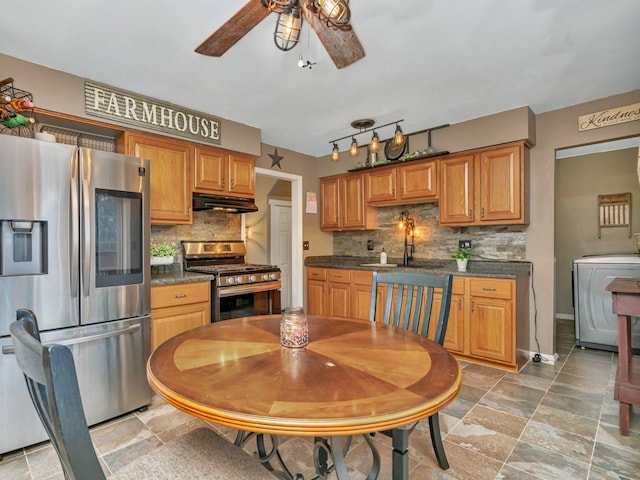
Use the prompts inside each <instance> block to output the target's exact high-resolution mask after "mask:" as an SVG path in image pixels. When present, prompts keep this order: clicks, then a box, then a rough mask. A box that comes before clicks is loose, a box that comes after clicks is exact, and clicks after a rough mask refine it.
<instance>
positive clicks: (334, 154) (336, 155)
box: [331, 142, 340, 162]
mask: <svg viewBox="0 0 640 480" xmlns="http://www.w3.org/2000/svg"><path fill="white" fill-rule="evenodd" d="M338 160H340V150H338V144H337V143H335V142H333V150H332V151H331V161H332V162H337V161H338Z"/></svg>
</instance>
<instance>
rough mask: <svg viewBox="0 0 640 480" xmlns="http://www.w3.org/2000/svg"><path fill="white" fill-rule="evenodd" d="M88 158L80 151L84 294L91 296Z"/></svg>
mask: <svg viewBox="0 0 640 480" xmlns="http://www.w3.org/2000/svg"><path fill="white" fill-rule="evenodd" d="M87 160H88V159H85V158H83V151H82V150H80V153H79V165H80V168H81V178H80V180H81V185H82V223H83V225H84V230H83V232H82V265H83V269H82V270H83V271H82V294H83V295H84V296H85V297H88V296H89V287H90V286H91V279H90V273H91V261H90V259H91V251H90V248H91V202H90V199H89V179H88V177H89V171H88V168H89V167H88V163H89V162H88V161H87Z"/></svg>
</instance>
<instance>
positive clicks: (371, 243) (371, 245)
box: [367, 240, 373, 250]
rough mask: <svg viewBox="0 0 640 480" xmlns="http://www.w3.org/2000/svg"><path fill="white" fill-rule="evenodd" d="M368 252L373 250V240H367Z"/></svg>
mask: <svg viewBox="0 0 640 480" xmlns="http://www.w3.org/2000/svg"><path fill="white" fill-rule="evenodd" d="M367 250H373V240H367Z"/></svg>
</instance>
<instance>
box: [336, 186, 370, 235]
mask: <svg viewBox="0 0 640 480" xmlns="http://www.w3.org/2000/svg"><path fill="white" fill-rule="evenodd" d="M341 183H342V187H341V191H340V195H341V196H340V202H339V204H340V212H341V213H342V222H341V227H342V228H344V229H348V228H364V227H365V223H366V222H365V207H364V175H363V174H361V173H360V174H355V175H344V176H343V177H342V178H341Z"/></svg>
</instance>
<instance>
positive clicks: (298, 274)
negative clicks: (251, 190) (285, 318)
mask: <svg viewBox="0 0 640 480" xmlns="http://www.w3.org/2000/svg"><path fill="white" fill-rule="evenodd" d="M256 175H264V176H265V177H271V178H276V179H279V180H288V181H290V182H291V304H292V305H300V306H302V305H304V294H303V284H304V281H303V276H302V271H303V261H302V226H303V225H302V219H303V216H302V176H301V175H295V174H293V173H286V172H277V171H274V170H269V169H268V168H262V167H256Z"/></svg>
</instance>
